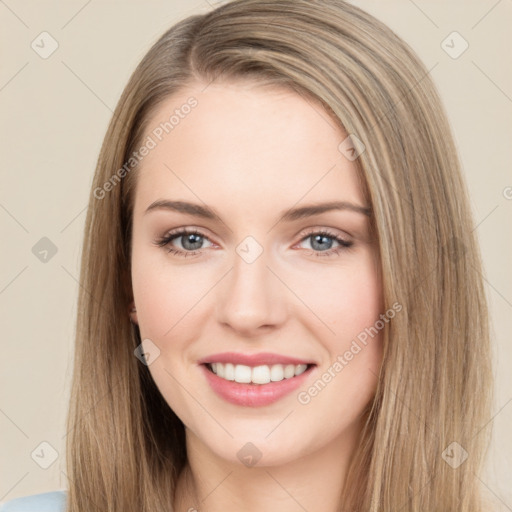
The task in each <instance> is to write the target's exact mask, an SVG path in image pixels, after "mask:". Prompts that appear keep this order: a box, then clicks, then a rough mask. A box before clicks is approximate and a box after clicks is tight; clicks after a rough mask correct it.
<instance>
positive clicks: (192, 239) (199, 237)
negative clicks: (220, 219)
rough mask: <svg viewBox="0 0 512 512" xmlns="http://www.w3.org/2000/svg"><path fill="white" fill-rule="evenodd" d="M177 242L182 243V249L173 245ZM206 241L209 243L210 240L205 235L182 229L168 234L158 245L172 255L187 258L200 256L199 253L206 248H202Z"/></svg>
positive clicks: (158, 241)
mask: <svg viewBox="0 0 512 512" xmlns="http://www.w3.org/2000/svg"><path fill="white" fill-rule="evenodd" d="M175 240H178V241H180V243H181V248H177V247H175V246H174V245H172V244H171V243H172V242H174V241H175ZM204 240H208V241H209V238H208V237H206V236H205V235H203V234H202V233H201V232H199V231H197V230H187V229H182V230H180V231H174V232H171V233H168V234H167V235H165V236H164V237H162V238H161V239H160V240H157V242H156V245H158V246H159V247H165V248H166V249H167V251H168V252H170V253H173V254H177V255H179V256H184V257H187V256H190V255H196V254H198V252H197V251H198V250H200V249H203V248H204V247H201V246H202V244H203V242H204ZM210 243H211V242H210ZM196 246H197V247H196Z"/></svg>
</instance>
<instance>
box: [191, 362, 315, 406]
mask: <svg viewBox="0 0 512 512" xmlns="http://www.w3.org/2000/svg"><path fill="white" fill-rule="evenodd" d="M213 362H218V361H213ZM237 364H245V363H237ZM275 364H279V363H275ZM290 364H292V363H290ZM297 364H306V363H297ZM199 367H200V368H201V371H202V372H203V373H204V375H205V377H206V380H207V382H208V384H209V385H210V387H211V388H212V389H213V391H214V392H215V393H216V394H217V395H218V396H220V397H221V398H223V399H224V400H226V401H227V402H229V403H231V404H234V405H239V406H244V407H263V406H265V405H270V404H272V403H274V402H277V401H278V400H280V399H281V398H283V397H285V396H286V395H289V394H290V393H292V392H293V391H295V390H296V389H297V388H298V387H300V386H301V385H303V384H304V383H305V381H306V380H307V379H308V378H309V377H310V375H311V374H312V373H314V372H315V370H316V368H317V366H316V365H313V364H312V365H310V366H308V368H307V370H306V371H305V372H303V373H301V374H300V375H298V376H297V377H292V378H291V379H283V380H281V381H279V382H269V383H268V384H241V383H239V382H235V381H229V380H226V379H223V378H221V377H219V376H218V375H216V374H215V373H213V372H212V371H211V370H210V369H209V368H208V364H207V363H206V362H205V363H203V364H201V365H199Z"/></svg>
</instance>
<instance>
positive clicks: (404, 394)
mask: <svg viewBox="0 0 512 512" xmlns="http://www.w3.org/2000/svg"><path fill="white" fill-rule="evenodd" d="M239 79H247V80H252V81H254V82H259V83H261V84H270V85H278V86H283V87H288V88H291V89H292V90H294V91H296V92H297V93H299V94H301V95H303V96H304V97H305V98H313V99H315V100H316V101H317V102H318V104H321V105H323V107H324V108H325V109H326V111H327V112H328V113H329V115H330V116H332V118H333V119H335V120H337V122H338V123H339V126H340V127H341V128H342V129H343V130H344V131H345V132H346V133H347V134H354V135H356V136H357V137H358V139H360V140H361V141H362V142H363V143H364V145H365V150H364V152H363V153H362V154H361V155H360V156H359V158H358V159H357V160H356V164H357V165H358V167H359V171H360V175H361V179H362V183H363V185H364V188H365V192H366V194H367V197H368V200H369V202H370V204H371V210H372V223H373V228H374V230H375V234H376V237H377V239H378V245H379V252H380V261H381V269H382V276H383V277H382V280H383V290H384V301H385V308H386V309H387V308H388V307H389V305H391V304H392V303H394V302H396V301H399V302H400V304H401V305H402V306H403V311H402V312H401V313H400V315H397V316H396V317H395V318H394V319H393V320H392V321H390V322H389V324H388V325H387V327H386V329H385V330H384V340H383V343H384V356H383V364H382V368H381V372H380V374H379V375H378V376H377V377H378V387H377V391H376V395H375V399H374V400H373V402H372V403H371V404H370V406H369V407H368V410H367V411H366V416H365V418H366V421H365V425H364V428H363V430H362V432H361V441H360V444H359V446H357V447H356V452H355V455H354V457H353V459H352V464H351V467H350V471H349V473H348V476H347V481H346V482H344V496H343V497H340V500H341V501H340V509H339V510H345V511H348V510H351V511H352V510H353V511H365V512H377V511H379V512H396V511H398V510H404V511H409V512H419V511H421V512H424V511H429V512H430V511H455V510H457V511H459V512H476V511H481V510H483V505H482V503H481V498H480V495H479V486H478V485H476V484H477V483H478V481H477V480H476V481H475V478H476V476H477V475H479V474H480V471H481V465H482V462H483V459H484V455H485V451H486V447H487V444H488V430H487V429H485V428H483V427H484V425H485V424H486V423H487V421H488V418H489V415H490V403H491V396H492V395H491V390H492V386H491V365H490V348H489V334H488V331H489V328H488V316H487V306H486V301H485V295H484V290H483V284H482V276H481V261H480V256H479V251H478V247H477V243H476V241H475V238H474V235H473V231H472V229H473V225H472V220H471V213H470V209H469V205H468V198H467V192H466V188H465V185H464V182H463V179H462V176H461V171H460V164H459V161H458V157H457V153H456V148H455V146H454V143H453V139H452V135H451V132H450V127H449V125H448V123H447V120H446V115H445V113H444V110H443V107H442V104H441V101H440V99H439V96H438V93H437V92H436V89H435V87H434V85H433V83H432V81H431V79H430V77H429V73H428V71H427V69H426V68H425V67H424V66H423V64H422V63H421V62H420V61H419V60H418V58H417V57H416V55H415V54H414V52H413V51H412V50H411V49H410V48H409V46H408V45H407V44H406V43H404V42H403V41H402V40H401V39H400V38H399V37H398V36H397V35H395V34H394V33H393V32H392V31H391V30H390V29H389V28H388V27H386V26H385V25H384V24H383V23H381V22H379V21H378V20H376V19H375V18H374V17H372V16H370V15H369V14H367V13H366V12H364V11H362V10H361V9H359V8H357V7H354V6H352V5H350V4H348V3H345V2H343V1H339V0H314V1H308V0H235V1H233V2H231V3H227V4H224V5H222V6H220V7H219V8H217V9H215V10H214V11H212V12H210V13H208V14H204V15H195V16H192V17H189V18H187V19H185V20H183V21H181V22H179V23H178V24H176V25H175V26H174V27H172V28H171V29H170V30H168V31H167V32H166V33H165V34H164V35H163V36H162V37H161V38H160V39H159V40H158V41H157V42H156V43H155V44H154V46H153V47H152V48H151V49H150V50H149V52H148V53H147V54H146V56H145V57H144V58H143V60H142V61H141V63H140V64H139V66H138V67H137V69H136V70H135V71H134V73H133V75H132V77H131V79H130V81H129V83H128V85H127V86H126V88H125V90H124V92H123V94H122V96H121V98H120V100H119V103H118V105H117V107H116V110H115V113H114V116H113V118H112V121H111V123H110V126H109V128H108V131H107V133H106V136H105V139H104V142H103V146H102V149H101V153H100V156H99V159H98V163H97V168H96V173H95V176H94V182H93V186H92V190H91V195H90V202H89V209H88V212H87V220H86V226H85V233H84V244H83V254H82V261H81V278H80V282H81V288H80V292H79V302H78V318H77V333H76V350H75V363H74V365H75V366H74V376H73V383H72V397H71V403H70V412H69V417H68V432H69V434H68V438H67V443H68V444H67V473H68V477H69V495H68V510H69V512H85V511H87V512H93V511H102V512H105V511H107V510H108V511H110V512H132V511H133V512H135V511H136V512H150V511H152V512H154V511H156V510H171V509H172V502H173V494H174V491H175V487H176V481H177V477H178V475H179V473H180V471H181V470H182V469H183V467H184V464H185V462H186V450H185V434H184V427H183V424H182V423H181V421H180V420H179V418H178V417H177V416H176V415H175V414H174V412H173V411H172V410H171V409H170V408H169V406H168V405H167V403H166V402H165V400H164V399H163V397H162V396H161V394H160V392H159V391H158V389H157V388H156V386H155V384H154V382H153V380H152V378H151V376H150V374H149V372H148V369H147V367H146V366H145V365H144V364H141V363H140V361H139V360H138V359H137V358H136V357H135V356H134V349H135V348H136V347H137V345H138V344H139V343H140V335H139V333H138V329H137V327H134V326H132V324H131V323H130V320H129V316H128V305H129V303H130V302H131V300H132V290H131V280H130V261H131V258H130V245H131V223H132V211H133V198H134V190H135V186H136V176H137V164H135V165H134V166H133V167H132V168H128V167H126V162H128V161H130V158H131V155H133V152H134V151H135V150H136V149H137V148H138V147H139V146H140V144H141V141H142V136H143V134H144V133H145V130H146V129H147V121H148V119H149V117H150V115H151V114H152V113H153V112H154V110H155V109H156V108H157V107H158V106H159V105H160V104H161V102H162V101H163V100H165V99H167V98H168V97H169V95H172V94H173V93H175V92H177V91H180V90H183V89H185V88H186V87H187V85H190V84H192V83H194V82H196V81H201V82H203V83H210V82H211V81H212V80H239ZM123 166H124V167H123ZM122 168H124V172H120V170H121V169H122ZM116 171H117V172H116ZM107 183H109V185H107ZM452 443H456V444H452ZM464 454H467V459H466V460H464V461H463V462H462V463H460V465H459V464H454V463H452V459H454V457H455V458H456V459H457V460H458V462H461V461H462V460H463V459H464V457H465V455H464ZM456 466H457V467H456ZM341 484H342V483H341V482H340V485H341Z"/></svg>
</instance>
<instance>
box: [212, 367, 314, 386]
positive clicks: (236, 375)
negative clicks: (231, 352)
mask: <svg viewBox="0 0 512 512" xmlns="http://www.w3.org/2000/svg"><path fill="white" fill-rule="evenodd" d="M307 367H308V365H307V364H297V365H294V364H287V365H282V364H274V365H272V366H268V365H261V366H255V367H254V368H251V367H250V366H245V365H243V364H237V365H233V364H231V363H211V364H210V368H211V370H212V372H213V373H215V374H217V376H218V377H221V378H223V379H226V380H232V381H233V380H234V381H235V382H239V383H240V384H249V383H252V384H268V383H269V382H279V381H281V380H284V379H291V378H292V377H295V376H297V375H300V374H301V373H304V372H305V371H306V369H307Z"/></svg>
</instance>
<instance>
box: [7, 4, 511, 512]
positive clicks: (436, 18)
mask: <svg viewBox="0 0 512 512" xmlns="http://www.w3.org/2000/svg"><path fill="white" fill-rule="evenodd" d="M219 3H220V2H213V1H212V0H210V2H209V3H208V2H206V1H205V0H197V1H194V2H192V1H189V2H186V1H183V0H182V1H177V0H167V1H151V2H143V1H142V0H139V1H123V2H121V1H115V2H114V1H106V0H92V1H91V0H89V1H86V0H83V1H79V2H75V1H69V2H62V3H57V2H50V1H45V2H36V1H35V0H31V1H24V0H5V1H3V0H2V1H0V21H1V24H2V25H1V26H2V30H1V31H0V48H1V52H2V53H1V59H2V66H1V68H0V108H1V114H2V117H1V119H2V122H1V133H0V140H1V141H2V144H3V150H2V152H1V156H2V159H1V160H2V162H1V172H2V178H1V182H2V188H1V192H0V224H1V227H2V265H1V269H0V311H1V313H2V353H3V357H2V358H1V362H0V365H1V383H0V432H1V448H0V459H1V461H2V464H1V472H0V501H7V500H10V499H13V498H16V497H18V496H22V495H26V494H33V493H38V492H45V491H50V490H56V489H61V488H66V486H67V480H66V476H65V465H64V456H65V454H64V442H65V435H66V429H65V415H66V409H67V399H68V392H69V382H70V377H71V361H72V350H73V332H74V321H75V313H76V305H75V303H76V296H77V290H78V286H79V285H78V281H77V277H78V275H79V268H78V261H79V254H80V248H81V243H82V241H81V235H82V229H83V224H84V220H85V207H86V204H87V197H88V193H89V187H90V184H91V179H92V175H93V171H94V166H95V162H96V159H97V156H98V152H99V149H100V144H101V141H102V138H103V136H104V132H105V129H106V127H107V123H108V121H109V119H110V116H111V111H112V110H113V108H114V106H115V104H116V102H117V100H118V98H119V95H120V94H121V91H122V88H123V87H124V85H125V83H126V82H127V80H128V78H129V76H130V74H131V72H132V70H133V69H134V67H135V65H136V64H137V63H138V61H139V60H140V59H141V58H142V56H143V55H144V53H145V52H146V51H147V50H148V49H149V47H150V45H151V44H152V43H153V42H154V41H155V40H156V39H157V37H158V36H159V35H160V34H161V33H163V32H164V31H165V30H166V29H167V28H168V27H170V26H171V25H172V24H173V23H174V22H176V21H177V20H178V19H181V18H183V17H185V16H187V15H189V14H193V13H199V12H206V11H208V10H210V9H212V7H213V6H214V5H216V4H219ZM354 3H355V4H357V5H358V6H360V7H362V8H364V9H366V10H367V11H369V12H371V13H372V14H374V15H375V16H376V17H378V18H380V19H381V20H383V21H384V22H385V23H387V24H388V25H389V26H390V27H391V28H393V29H394V30H395V31H396V32H397V33H398V34H399V35H400V36H402V37H403V38H404V39H405V40H406V41H407V42H408V43H409V44H410V45H411V46H412V47H413V48H414V49H415V50H416V51H417V53H418V54H419V56H420V57H421V58H422V60H423V61H424V62H425V65H426V66H427V68H428V69H432V71H431V76H432V77H433V79H434V81H435V82H436V84H437V85H438V87H439V90H440V93H441V96H442V98H443V100H444V102H445V105H446V108H447V111H448V115H449V117H450V121H451V124H452V126H453V129H454V132H455V137H456V141H457V145H458V147H459V150H460V155H461V158H462V162H463V166H464V170H465V174H466V177H467V182H468V186H469V190H470V194H471V198H472V207H473V211H474V217H475V226H476V228H475V229H476V230H477V233H478V236H479V240H480V243H481V246H482V252H483V257H484V262H485V268H486V270H485V280H486V288H487V293H488V297H489V301H490V306H491V311H492V318H493V334H494V340H495V355H494V359H495V364H496V376H497V385H496V388H497V397H496V403H495V405H494V409H495V417H494V419H493V426H494V441H493V445H492V447H491V451H490V457H489V461H490V463H489V470H488V472H487V474H486V475H485V477H484V478H482V480H483V483H484V484H485V486H486V488H488V489H489V493H491V495H496V496H497V497H498V499H499V500H501V501H499V503H500V505H499V510H503V511H505V510H512V491H511V490H510V485H509V482H510V480H511V476H512V463H511V462H510V461H511V460H512V436H510V430H511V427H512V385H511V384H512V372H510V365H511V363H512V345H511V343H510V336H509V333H510V330H511V328H512V321H511V319H512V314H511V313H512V272H511V264H510V262H511V261H512V243H511V237H510V232H511V231H510V224H511V223H510V220H511V216H512V174H511V172H510V169H511V155H510V146H511V141H512V65H511V63H512V60H511V59H510V51H511V49H512V45H511V43H512V37H511V31H510V26H511V21H512V2H511V1H510V0H500V1H496V0H478V1H463V0H458V1H454V0H450V1H440V0H439V1H430V2H429V1H426V0H414V2H413V1H412V0H390V1H380V2H379V1H376V0H359V1H354ZM43 31H47V32H49V33H50V34H51V36H52V37H53V38H54V39H55V40H56V41H57V42H58V45H59V46H58V49H57V50H56V51H55V53H53V54H52V55H51V56H50V57H48V58H47V59H43V58H41V57H40V56H39V55H38V54H37V53H36V52H35V51H34V50H33V49H32V48H31V43H32V41H34V40H36V43H38V42H39V43H38V44H39V45H40V46H41V45H42V43H41V42H40V41H41V39H40V38H38V36H39V34H40V33H41V32H43ZM453 31H457V32H459V33H460V35H461V36H462V37H463V38H464V39H465V40H466V41H467V42H468V44H469V47H468V49H467V50H466V51H465V52H464V53H463V54H462V55H460V57H458V58H457V59H453V58H452V57H451V56H449V55H448V54H447V53H446V52H445V51H444V49H443V47H442V46H441V44H442V41H443V40H445V38H446V37H447V36H448V35H449V34H451V33H452V32H453ZM448 41H450V39H449V40H448ZM460 43H461V41H460V40H455V42H454V43H449V44H451V45H452V46H454V48H455V50H457V49H458V48H461V47H460ZM45 48H46V49H48V48H49V40H46V44H45ZM40 51H42V49H41V50H40ZM452 51H454V50H452ZM42 237H47V238H49V239H50V240H51V241H52V243H53V244H54V245H55V246H56V248H57V252H56V254H55V255H53V256H51V253H49V254H48V256H47V258H48V261H47V262H42V261H40V260H39V259H38V258H37V257H36V256H35V255H34V254H33V252H32V248H33V246H34V245H35V244H36V243H37V242H38V241H39V240H40V239H41V238H42ZM50 256H51V257H50ZM42 442H46V443H49V444H50V445H51V446H52V447H53V449H54V450H56V452H57V453H56V454H55V456H57V459H56V460H55V462H54V463H53V464H52V465H51V466H49V468H48V469H43V468H42V467H40V464H44V463H49V462H51V460H52V459H51V457H52V453H53V452H52V448H50V447H48V446H47V445H43V446H41V443H42ZM31 454H33V455H31ZM32 457H33V458H32Z"/></svg>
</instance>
